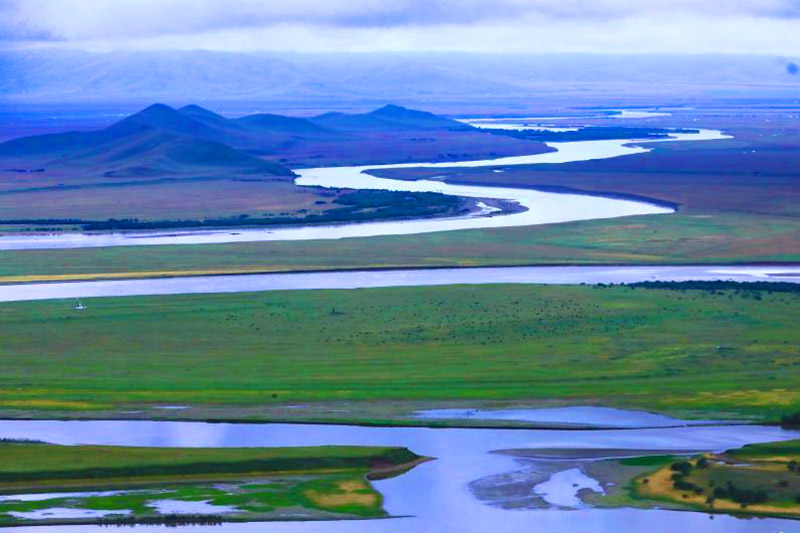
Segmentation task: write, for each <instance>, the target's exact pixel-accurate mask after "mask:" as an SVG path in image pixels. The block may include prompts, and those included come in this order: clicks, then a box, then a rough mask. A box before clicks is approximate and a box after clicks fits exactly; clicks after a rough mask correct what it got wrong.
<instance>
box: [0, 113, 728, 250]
mask: <svg viewBox="0 0 800 533" xmlns="http://www.w3.org/2000/svg"><path fill="white" fill-rule="evenodd" d="M490 126H491V124H483V127H490ZM726 138H729V137H728V136H726V135H724V134H722V133H721V132H719V131H716V130H699V132H698V133H676V134H673V135H671V136H669V137H666V138H659V139H644V140H636V139H621V140H603V141H579V142H559V143H547V144H548V146H550V147H551V148H555V149H556V151H554V152H548V153H544V154H535V155H523V156H514V157H503V158H498V159H484V160H479V161H458V162H444V163H398V164H389V165H369V166H354V167H324V168H309V169H301V170H298V171H297V172H298V174H299V175H300V177H298V178H297V179H296V180H295V182H296V183H297V184H298V185H305V186H321V187H341V188H352V189H383V190H391V191H414V192H441V193H444V194H448V195H453V196H463V197H469V198H492V199H502V200H509V201H512V202H516V203H518V204H519V205H520V206H522V207H523V208H525V209H524V210H522V211H520V212H516V213H513V214H508V215H503V216H491V214H492V213H491V212H490V210H484V211H482V212H478V213H472V214H470V215H467V216H459V217H452V218H434V219H418V220H405V221H394V222H391V221H386V222H365V223H355V224H338V225H310V226H298V227H287V228H270V229H265V228H251V229H236V230H230V229H226V230H186V231H160V232H120V233H62V234H46V235H9V236H2V237H0V250H30V249H52V248H90V247H105V246H137V245H164V244H212V243H231V242H254V241H300V240H315V239H344V238H351V237H374V236H380V235H410V234H418V233H430V232H436V231H453V230H462V229H477V228H501V227H515V226H530V225H535V224H553V223H558V222H571V221H577V220H591V219H600V218H614V217H624V216H631V215H648V214H659V213H671V212H673V210H672V209H670V208H667V207H663V206H660V205H655V204H649V203H645V202H641V201H632V200H623V199H618V198H606V197H602V196H587V195H579V194H563V193H553V192H541V191H535V190H532V189H517V188H510V187H480V186H468V185H456V184H450V183H444V182H442V181H437V180H418V181H405V180H393V179H386V178H378V177H375V176H371V175H369V174H367V173H366V172H367V171H369V170H380V169H397V168H420V167H424V168H465V167H470V168H474V167H493V168H495V169H496V170H498V171H500V170H501V169H502V167H507V166H513V165H533V164H542V163H569V162H574V161H587V160H592V159H609V158H613V157H621V156H627V155H633V154H640V153H644V152H648V151H650V148H646V147H643V146H640V144H642V143H647V144H650V143H655V142H670V141H710V140H716V139H726Z"/></svg>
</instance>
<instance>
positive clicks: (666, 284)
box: [598, 280, 800, 298]
mask: <svg viewBox="0 0 800 533" xmlns="http://www.w3.org/2000/svg"><path fill="white" fill-rule="evenodd" d="M598 286H604V285H603V284H599V285H598ZM609 286H610V285H609ZM627 286H628V287H634V288H642V289H662V290H673V291H676V290H677V291H685V290H700V291H709V292H716V291H730V290H733V291H737V292H738V293H739V294H741V295H751V296H752V297H753V298H759V297H760V296H758V295H757V294H756V293H757V292H759V291H765V292H800V283H787V282H783V281H725V280H709V281H701V280H695V281H640V282H637V283H628V284H627Z"/></svg>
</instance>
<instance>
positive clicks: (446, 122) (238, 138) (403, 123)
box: [0, 104, 472, 177]
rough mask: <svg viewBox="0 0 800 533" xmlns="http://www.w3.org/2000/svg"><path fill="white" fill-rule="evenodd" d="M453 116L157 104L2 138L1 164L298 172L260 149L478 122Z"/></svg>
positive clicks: (135, 171) (392, 108) (110, 172)
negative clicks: (98, 121) (116, 117)
mask: <svg viewBox="0 0 800 533" xmlns="http://www.w3.org/2000/svg"><path fill="white" fill-rule="evenodd" d="M470 129H472V128H471V127H470V126H467V125H465V124H463V123H461V122H458V121H455V120H451V119H448V118H445V117H441V116H438V115H434V114H432V113H427V112H424V111H416V110H412V109H406V108H404V107H400V106H396V105H387V106H384V107H382V108H380V109H376V110H375V111H371V112H369V113H363V114H347V113H326V114H323V115H319V116H317V117H311V118H309V119H303V118H295V117H287V116H282V115H269V114H255V115H248V116H245V117H240V118H233V119H231V118H226V117H224V116H222V115H218V114H216V113H214V112H212V111H209V110H207V109H204V108H202V107H200V106H197V105H187V106H185V107H182V108H180V109H174V108H172V107H170V106H167V105H164V104H154V105H151V106H149V107H147V108H146V109H144V110H142V111H139V112H138V113H135V114H133V115H131V116H129V117H127V118H125V119H123V120H121V121H119V122H117V123H115V124H112V125H111V126H109V127H108V128H105V129H103V130H99V131H91V132H67V133H57V134H49V135H36V136H32V137H23V138H19V139H13V140H10V141H6V142H4V143H0V168H3V167H6V168H8V167H13V166H17V167H18V166H20V164H21V163H26V164H28V165H29V166H32V167H33V166H35V167H58V168H66V169H81V170H86V171H91V170H94V171H96V172H102V174H103V175H104V176H107V177H123V176H128V177H151V176H158V175H165V174H178V173H187V172H193V173H200V174H203V173H216V172H219V171H224V172H235V173H237V174H269V175H274V176H286V177H291V176H293V175H294V173H293V172H292V171H291V170H289V169H288V168H286V167H285V166H283V165H280V164H278V163H274V162H269V161H265V160H263V159H259V158H258V157H256V155H257V154H258V153H260V152H265V151H272V152H274V151H276V150H278V149H279V148H280V147H281V146H285V145H288V144H291V143H293V142H298V141H308V140H312V141H325V142H334V143H335V142H347V141H348V140H350V139H355V138H358V137H359V136H360V135H363V134H369V133H374V132H381V131H383V132H395V131H403V130H408V131H420V130H470Z"/></svg>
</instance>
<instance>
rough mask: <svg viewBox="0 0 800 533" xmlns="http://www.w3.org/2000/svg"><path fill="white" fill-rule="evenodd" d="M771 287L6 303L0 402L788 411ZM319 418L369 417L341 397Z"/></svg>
mask: <svg viewBox="0 0 800 533" xmlns="http://www.w3.org/2000/svg"><path fill="white" fill-rule="evenodd" d="M783 287H784V286H783V285H777V286H775V287H774V290H773V287H772V285H769V284H766V285H754V286H749V285H739V284H727V285H726V284H721V285H714V286H713V287H703V286H696V285H694V284H692V283H689V284H674V285H672V288H671V290H666V289H646V288H644V287H629V286H536V285H487V286H450V287H400V288H386V289H364V290H345V291H342V290H325V291H280V292H261V293H243V294H210V295H176V296H152V297H128V298H102V299H89V300H85V301H84V304H85V306H86V309H83V310H75V309H73V302H68V301H41V302H17V303H5V304H0V335H1V336H2V338H3V344H2V356H3V363H4V367H3V373H2V375H1V376H0V408H1V409H2V410H3V413H4V414H5V416H28V415H36V416H54V414H59V416H68V417H82V416H83V417H85V416H88V415H90V414H91V413H101V412H104V413H109V412H117V410H118V411H122V410H130V409H131V407H132V406H134V405H138V406H139V407H141V406H146V405H155V406H157V405H164V404H166V405H170V404H175V403H178V404H188V405H195V406H227V407H228V408H230V409H229V410H228V411H226V415H227V416H228V417H231V418H236V417H238V416H241V414H238V415H237V412H236V409H238V408H241V409H246V408H249V407H253V406H268V405H283V404H289V403H303V404H306V403H310V404H311V405H318V404H325V403H326V402H327V403H330V402H355V403H354V404H353V405H356V406H357V405H358V402H360V401H365V400H370V402H368V403H369V404H370V405H376V402H377V403H380V402H381V401H416V402H422V403H425V402H428V403H435V402H441V401H449V400H457V401H462V402H473V403H474V402H480V401H488V400H500V401H510V400H515V401H519V400H531V401H535V400H537V399H552V400H558V401H561V402H562V403H576V402H584V401H591V402H593V403H601V404H607V405H619V406H632V407H638V408H645V409H649V410H655V411H662V412H668V413H674V414H680V415H683V416H694V417H698V418H704V419H708V418H719V417H729V418H739V419H740V418H742V417H748V418H753V419H756V420H765V421H772V422H776V421H778V420H779V419H780V417H781V416H782V415H786V414H787V413H791V412H794V411H797V408H798V405H800V395H799V394H798V391H796V390H795V389H794V388H793V387H792V385H791V384H792V383H794V382H796V380H797V379H798V372H799V371H800V370H798V369H800V351H799V349H798V346H800V331H798V328H797V327H796V326H797V321H798V318H799V317H800V294H798V293H797V292H785V291H782V290H781V289H782V288H783ZM42 332H47V334H46V335H43V334H42ZM297 412H299V411H298V410H292V414H293V415H294V414H296V413H297ZM162 414H163V412H162ZM180 415H181V416H189V415H188V414H187V413H186V412H181V413H180ZM330 416H334V417H338V418H336V419H349V420H362V421H364V420H365V417H366V415H364V414H363V413H359V409H358V408H357V407H352V406H351V408H350V410H349V411H345V414H342V413H338V414H336V413H333V412H332V413H331V415H330ZM370 416H371V417H372V418H375V416H374V415H370ZM267 418H269V417H267ZM387 418H388V417H387ZM328 419H330V418H328ZM388 421H389V422H394V423H397V422H398V419H396V418H395V419H393V420H388Z"/></svg>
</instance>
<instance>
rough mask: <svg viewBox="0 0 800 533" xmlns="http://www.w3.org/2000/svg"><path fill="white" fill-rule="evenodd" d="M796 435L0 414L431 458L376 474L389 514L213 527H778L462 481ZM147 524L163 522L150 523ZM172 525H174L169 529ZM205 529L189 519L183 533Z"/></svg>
mask: <svg viewBox="0 0 800 533" xmlns="http://www.w3.org/2000/svg"><path fill="white" fill-rule="evenodd" d="M799 436H800V433H798V432H792V431H786V430H782V429H780V428H776V427H762V426H713V427H704V426H693V427H681V428H658V429H626V430H587V431H558V430H512V429H505V430H503V429H430V428H369V427H354V426H333V425H332V426H325V425H304V424H206V423H191V422H147V421H141V422H140V421H100V422H98V421H91V422H66V421H0V437H14V438H31V439H42V440H46V441H48V442H55V443H61V444H116V445H132V446H212V447H221V446H313V445H328V444H330V445H337V444H341V445H345V444H347V445H370V446H406V447H408V448H410V449H411V450H413V451H415V452H416V453H418V454H421V455H427V456H431V457H435V458H436V460H435V461H431V462H429V463H425V464H423V465H421V466H419V467H417V468H415V469H414V470H412V471H411V472H408V473H406V474H404V475H401V476H399V477H396V478H394V479H389V480H384V481H379V482H376V486H377V488H378V489H379V490H380V491H381V492H382V493H383V494H384V496H385V498H386V509H387V511H389V512H390V513H391V514H393V515H395V516H405V517H406V518H398V519H391V520H377V521H358V522H308V523H270V524H249V525H242V524H235V525H229V526H221V527H215V528H213V531H226V532H227V531H236V532H242V531H243V532H251V531H252V532H255V531H260V532H273V531H274V532H283V531H287V532H288V531H292V532H311V533H335V532H348V533H353V532H355V533H359V532H386V533H392V532H402V533H407V532H408V531H409V529H413V530H414V531H416V532H451V531H452V532H473V531H475V532H478V531H504V532H518V531H519V532H523V531H524V532H530V531H537V532H571V531H574V532H581V533H591V532H614V533H633V532H636V533H639V532H641V531H648V532H650V531H653V532H665V533H666V532H678V531H712V532H723V531H725V532H743V533H744V532H747V533H749V532H759V533H760V532H775V531H792V530H793V529H792V528H794V529H795V530H796V529H800V528H798V527H797V526H798V525H800V524H798V522H793V521H786V520H774V519H757V520H756V519H750V520H743V519H737V518H733V517H726V516H716V517H714V518H713V519H710V518H709V516H707V515H704V514H701V513H687V512H666V511H643V510H632V509H618V510H600V509H594V510H593V509H582V510H576V511H566V510H504V509H501V508H498V507H496V506H491V505H487V504H486V503H484V502H481V501H479V500H478V499H476V498H475V497H474V496H473V494H472V493H471V492H470V490H469V487H468V485H469V483H470V482H472V481H475V480H477V479H481V478H485V477H487V476H491V475H495V474H498V473H503V472H508V471H513V470H518V469H520V468H522V467H521V465H520V464H518V463H517V462H516V461H515V459H513V458H512V457H509V456H505V455H499V454H491V453H489V452H491V451H493V450H498V449H508V448H547V449H553V448H591V449H609V450H619V449H631V450H723V449H727V448H732V447H738V446H741V445H744V444H746V443H753V442H764V441H774V440H782V439H789V438H798V437H799ZM93 529H99V528H91V527H86V526H81V527H74V528H73V527H55V528H49V527H48V528H43V527H42V528H36V527H32V528H20V529H19V531H22V532H34V531H35V532H39V531H48V532H51V533H66V532H69V533H72V532H74V531H91V530H93ZM145 529H146V530H147V531H151V530H160V529H164V530H165V531H166V530H167V528H159V527H155V528H153V527H147V528H145ZM169 530H173V529H171V528H170V529H169ZM207 530H212V528H211V527H200V526H197V527H194V526H193V527H186V528H182V529H181V531H182V532H194V531H207Z"/></svg>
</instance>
